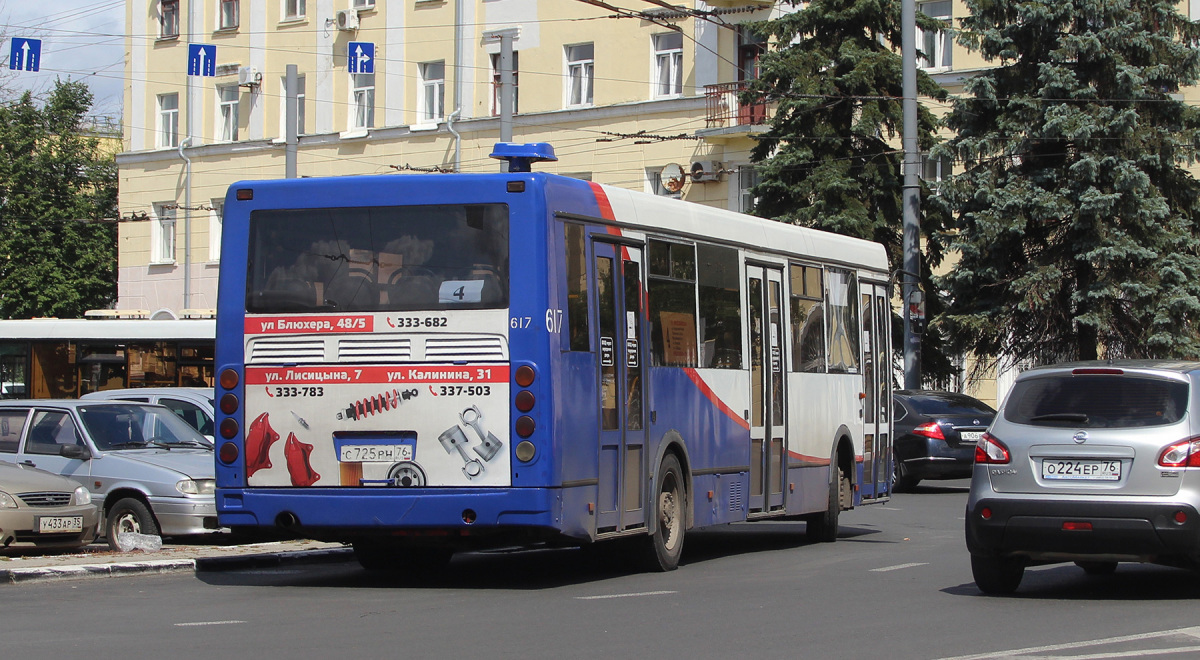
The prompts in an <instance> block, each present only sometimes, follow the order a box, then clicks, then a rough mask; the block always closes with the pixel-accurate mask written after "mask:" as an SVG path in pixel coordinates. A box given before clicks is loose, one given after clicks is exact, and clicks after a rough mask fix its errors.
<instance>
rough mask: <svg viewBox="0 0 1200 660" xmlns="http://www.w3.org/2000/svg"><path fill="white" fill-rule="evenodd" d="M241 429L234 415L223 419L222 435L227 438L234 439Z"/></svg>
mask: <svg viewBox="0 0 1200 660" xmlns="http://www.w3.org/2000/svg"><path fill="white" fill-rule="evenodd" d="M240 430H241V429H240V428H239V427H238V423H237V420H236V419H234V418H232V417H226V418H225V419H223V420H221V437H222V438H225V439H226V440H233V439H234V438H236V437H237V436H238V432H239V431H240Z"/></svg>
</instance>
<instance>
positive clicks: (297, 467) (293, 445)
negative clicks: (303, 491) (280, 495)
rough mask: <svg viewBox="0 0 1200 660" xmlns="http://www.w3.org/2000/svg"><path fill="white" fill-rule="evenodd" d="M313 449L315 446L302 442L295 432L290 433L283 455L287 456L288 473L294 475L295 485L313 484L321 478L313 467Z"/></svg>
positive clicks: (293, 481) (293, 482)
mask: <svg viewBox="0 0 1200 660" xmlns="http://www.w3.org/2000/svg"><path fill="white" fill-rule="evenodd" d="M312 450H313V446H312V445H310V444H308V443H306V442H300V440H299V439H298V438H297V437H296V434H295V433H289V434H288V437H287V443H286V444H284V446H283V455H284V456H285V457H286V458H287V467H288V474H290V475H291V476H292V485H293V486H311V485H313V484H315V483H317V480H318V479H320V478H321V475H319V474H317V472H316V470H313V468H312V460H311V459H312Z"/></svg>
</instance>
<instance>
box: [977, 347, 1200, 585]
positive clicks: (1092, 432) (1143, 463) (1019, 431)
mask: <svg viewBox="0 0 1200 660" xmlns="http://www.w3.org/2000/svg"><path fill="white" fill-rule="evenodd" d="M1190 411H1200V362H1165V361H1146V360H1130V361H1119V362H1080V363H1071V364H1062V365H1057V366H1053V367H1041V368H1037V369H1032V370H1030V371H1026V372H1025V373H1022V374H1021V375H1020V376H1019V377H1018V378H1017V380H1016V382H1015V383H1014V385H1013V388H1012V391H1011V392H1010V393H1009V394H1008V397H1007V399H1006V400H1005V402H1004V405H1003V406H1001V409H1000V411H999V412H998V413H997V415H996V418H995V421H993V422H992V425H991V427H990V428H989V429H988V431H987V432H986V433H984V435H983V438H982V439H981V440H980V441H979V444H978V445H977V446H976V450H975V466H974V472H973V473H972V478H971V494H970V497H969V499H968V501H967V513H966V536H967V549H968V550H969V551H970V553H971V571H972V573H973V574H974V577H975V584H976V585H978V587H979V588H980V590H982V591H983V592H984V593H988V594H1004V593H1011V592H1013V591H1015V590H1016V589H1017V587H1018V586H1019V585H1020V583H1021V577H1022V575H1023V573H1024V571H1025V567H1026V566H1028V565H1032V564H1042V563H1055V562H1064V561H1073V562H1075V563H1076V564H1078V565H1079V566H1080V567H1081V568H1082V569H1083V570H1084V571H1086V572H1088V573H1089V574H1107V573H1111V572H1112V571H1114V570H1115V569H1116V567H1117V563H1118V562H1123V561H1126V562H1153V563H1159V564H1167V565H1172V566H1181V567H1187V568H1197V567H1200V415H1191V414H1189V412H1190Z"/></svg>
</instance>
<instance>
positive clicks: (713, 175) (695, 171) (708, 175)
mask: <svg viewBox="0 0 1200 660" xmlns="http://www.w3.org/2000/svg"><path fill="white" fill-rule="evenodd" d="M688 174H689V175H690V176H691V177H692V182H693V183H704V182H706V181H720V180H721V163H719V162H717V161H715V160H697V161H694V162H692V167H691V169H690V170H688Z"/></svg>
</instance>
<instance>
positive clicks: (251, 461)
mask: <svg viewBox="0 0 1200 660" xmlns="http://www.w3.org/2000/svg"><path fill="white" fill-rule="evenodd" d="M278 440H279V434H278V433H276V432H275V429H273V428H271V421H270V419H269V417H268V415H267V413H263V414H261V415H259V416H258V417H256V418H254V421H253V422H250V430H249V431H248V432H247V433H246V476H247V477H252V476H254V473H255V472H258V471H259V470H262V469H264V468H269V467H271V445H273V444H275V442H276V441H278Z"/></svg>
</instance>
